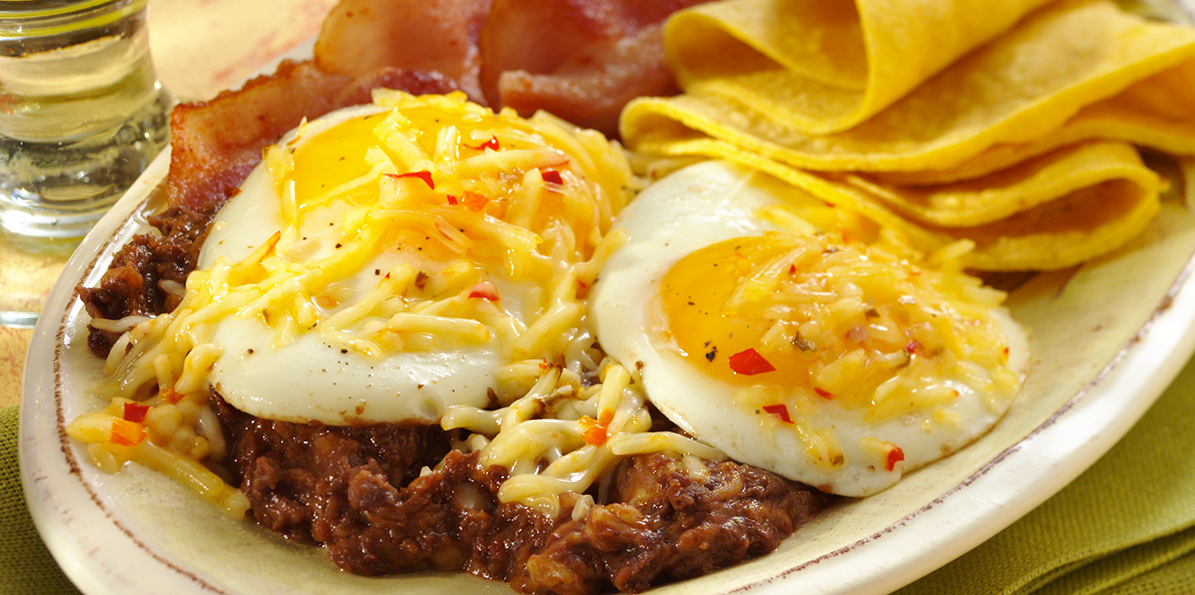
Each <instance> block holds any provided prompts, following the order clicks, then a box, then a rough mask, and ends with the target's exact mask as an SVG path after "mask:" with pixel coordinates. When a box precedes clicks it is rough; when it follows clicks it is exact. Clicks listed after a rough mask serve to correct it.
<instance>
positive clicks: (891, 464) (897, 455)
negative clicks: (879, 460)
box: [884, 444, 905, 471]
mask: <svg viewBox="0 0 1195 595" xmlns="http://www.w3.org/2000/svg"><path fill="white" fill-rule="evenodd" d="M903 460H905V451H903V450H901V449H900V447H899V446H897V445H895V444H893V445H892V450H889V451H888V459H887V460H885V461H884V468H885V469H887V470H889V471H891V470H893V469H895V468H896V464H897V463H899V462H901V461H903Z"/></svg>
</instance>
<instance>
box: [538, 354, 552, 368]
mask: <svg viewBox="0 0 1195 595" xmlns="http://www.w3.org/2000/svg"><path fill="white" fill-rule="evenodd" d="M550 367H552V366H550V365H549V364H548V358H546V357H545V358H544V359H542V360H540V362H539V369H541V370H547V369H548V368H550Z"/></svg>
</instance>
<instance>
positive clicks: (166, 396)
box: [158, 388, 183, 405]
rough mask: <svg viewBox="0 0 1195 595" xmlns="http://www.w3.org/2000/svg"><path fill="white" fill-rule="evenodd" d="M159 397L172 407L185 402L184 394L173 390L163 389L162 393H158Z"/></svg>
mask: <svg viewBox="0 0 1195 595" xmlns="http://www.w3.org/2000/svg"><path fill="white" fill-rule="evenodd" d="M158 395H159V396H161V397H162V400H164V401H166V402H167V403H170V404H171V405H173V404H175V403H178V402H179V401H181V400H183V394H182V393H180V392H178V391H176V390H174V389H172V388H167V389H162V390H161V391H158Z"/></svg>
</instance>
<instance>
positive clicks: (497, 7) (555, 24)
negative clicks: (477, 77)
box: [479, 0, 706, 136]
mask: <svg viewBox="0 0 1195 595" xmlns="http://www.w3.org/2000/svg"><path fill="white" fill-rule="evenodd" d="M704 1H706V0H655V1H652V2H644V1H642V0H608V1H605V2H594V1H591V0H495V1H494V5H493V8H492V10H491V12H490V16H489V19H488V20H487V21H486V23H485V27H483V28H482V30H481V36H480V39H479V47H480V53H481V88H482V92H484V93H485V96H486V99H487V100H488V101H489V102H490V104H491V105H493V106H495V107H507V106H508V107H513V108H515V109H516V110H518V111H519V112H520V113H521V114H523V115H530V114H531V113H532V112H534V111H535V110H537V109H544V110H547V111H549V112H551V113H553V114H555V115H557V116H560V117H561V118H564V119H566V120H568V121H570V122H572V123H574V124H577V125H579V126H584V127H587V128H594V129H597V130H600V131H602V132H604V133H605V134H607V135H609V136H616V135H617V134H618V115H619V113H620V112H621V111H622V107H623V106H624V105H626V103H627V102H628V101H630V100H631V99H633V98H635V97H638V96H642V95H672V94H675V93H677V92H678V91H679V89H677V87H676V83H675V81H674V80H673V78H672V74H671V73H670V72H669V71H668V69H667V68H666V66H665V64H664V43H663V25H664V20H665V19H666V18H667V17H668V15H670V14H672V13H673V12H675V11H677V10H680V9H681V8H685V7H688V6H692V5H695V4H701V3H702V2H704Z"/></svg>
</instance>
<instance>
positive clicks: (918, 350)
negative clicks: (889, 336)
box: [905, 339, 925, 357]
mask: <svg viewBox="0 0 1195 595" xmlns="http://www.w3.org/2000/svg"><path fill="white" fill-rule="evenodd" d="M905 351H906V352H907V353H908V354H909V355H920V356H921V357H925V346H924V345H922V344H921V341H918V340H917V339H913V340H912V341H909V344H908V345H905Z"/></svg>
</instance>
